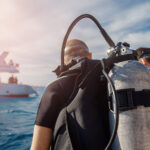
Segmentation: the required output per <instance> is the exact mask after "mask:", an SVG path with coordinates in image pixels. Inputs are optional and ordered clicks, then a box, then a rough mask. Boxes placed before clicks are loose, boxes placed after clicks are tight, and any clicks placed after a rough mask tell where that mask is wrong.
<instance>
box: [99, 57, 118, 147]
mask: <svg viewBox="0 0 150 150" xmlns="http://www.w3.org/2000/svg"><path fill="white" fill-rule="evenodd" d="M101 64H102V67H103V69H102V72H103V74H104V76H105V77H106V79H107V81H108V82H109V83H110V86H111V88H112V93H113V96H114V101H113V103H114V111H113V113H114V118H115V119H114V120H115V123H114V128H113V132H112V135H111V138H110V140H109V142H108V144H107V146H106V148H105V150H109V148H110V147H111V145H112V143H113V142H114V140H115V137H116V135H117V129H118V124H119V110H118V97H117V93H116V89H115V86H114V84H113V82H112V80H111V79H110V78H109V76H108V74H107V73H106V71H105V66H104V62H103V60H101Z"/></svg>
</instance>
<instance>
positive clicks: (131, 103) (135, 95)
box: [117, 89, 150, 111]
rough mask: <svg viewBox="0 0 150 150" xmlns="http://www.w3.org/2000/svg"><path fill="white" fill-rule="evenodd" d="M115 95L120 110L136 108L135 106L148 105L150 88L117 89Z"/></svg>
mask: <svg viewBox="0 0 150 150" xmlns="http://www.w3.org/2000/svg"><path fill="white" fill-rule="evenodd" d="M117 95H118V100H119V110H120V111H125V110H130V109H136V108H137V106H144V107H150V90H142V91H135V90H134V89H123V90H117Z"/></svg>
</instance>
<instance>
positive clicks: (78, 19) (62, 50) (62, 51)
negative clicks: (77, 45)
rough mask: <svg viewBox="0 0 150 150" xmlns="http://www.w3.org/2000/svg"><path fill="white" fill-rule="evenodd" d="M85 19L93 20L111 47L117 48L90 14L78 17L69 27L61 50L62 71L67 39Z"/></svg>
mask: <svg viewBox="0 0 150 150" xmlns="http://www.w3.org/2000/svg"><path fill="white" fill-rule="evenodd" d="M83 18H89V19H91V20H92V21H93V22H94V23H95V24H96V25H97V27H98V28H99V30H100V32H101V33H102V35H103V37H104V38H105V40H106V42H107V43H108V44H109V46H110V47H115V44H114V42H113V41H112V39H111V38H110V37H109V35H108V34H107V33H106V31H105V30H104V29H103V28H102V26H101V25H100V23H99V22H98V21H97V19H96V18H95V17H94V16H92V15H90V14H83V15H80V16H79V17H77V18H76V19H75V20H74V21H73V22H72V23H71V25H70V26H69V28H68V30H67V32H66V35H65V37H64V40H63V44H62V48H61V69H63V68H64V49H65V47H66V43H67V39H68V37H69V34H70V32H71V31H72V29H73V27H74V26H75V25H76V24H77V23H78V22H79V21H80V20H81V19H83Z"/></svg>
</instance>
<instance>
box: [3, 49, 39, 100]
mask: <svg viewBox="0 0 150 150" xmlns="http://www.w3.org/2000/svg"><path fill="white" fill-rule="evenodd" d="M7 55H8V52H3V53H2V54H1V55H0V73H1V72H7V73H11V74H13V73H19V70H18V66H19V65H18V64H14V62H13V61H12V60H10V61H9V63H6V61H5V58H6V57H7ZM32 94H37V93H36V91H35V90H34V89H33V88H32V87H31V86H29V85H25V84H18V79H17V77H14V76H13V75H12V76H11V77H10V78H9V79H8V83H1V82H0V96H6V97H28V96H30V95H32Z"/></svg>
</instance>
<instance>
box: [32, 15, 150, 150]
mask: <svg viewBox="0 0 150 150" xmlns="http://www.w3.org/2000/svg"><path fill="white" fill-rule="evenodd" d="M83 18H89V19H91V20H92V21H93V22H94V23H95V24H96V25H97V27H98V28H99V30H100V32H101V33H102V35H103V37H104V38H105V40H106V42H107V43H108V44H109V46H110V48H109V50H108V51H107V54H108V58H106V59H105V58H103V59H101V60H94V59H91V53H89V50H88V47H87V46H86V44H85V43H84V42H82V41H80V40H77V39H74V40H71V41H68V42H67V39H68V36H69V34H70V32H71V30H72V28H73V27H74V26H75V25H76V23H77V22H78V21H80V20H81V19H83ZM77 52H78V53H77ZM137 53H138V51H136V50H133V49H131V48H130V45H129V44H128V43H126V42H124V43H122V42H118V43H117V44H116V45H115V44H114V42H113V41H112V39H111V38H110V37H109V36H108V34H107V33H106V31H105V30H104V29H103V28H102V27H101V25H100V24H99V22H98V21H97V20H96V18H94V17H93V16H91V15H89V14H84V15H81V16H79V17H77V18H76V19H75V20H74V21H73V22H72V24H71V25H70V26H69V28H68V30H67V32H66V35H65V37H64V40H63V44H62V51H61V65H60V66H58V67H57V69H56V70H55V71H54V72H55V73H56V75H57V76H58V79H57V80H55V81H54V82H52V83H51V84H50V85H49V86H48V87H47V89H46V91H45V93H44V95H43V96H42V99H41V103H40V105H39V109H38V112H37V117H36V121H35V126H34V135H33V141H32V146H31V150H35V149H36V150H38V149H42V150H47V149H49V148H50V146H51V150H110V149H112V150H141V149H142V150H148V149H149V147H150V142H149V139H150V130H149V123H150V115H149V112H150V101H149V99H150V80H149V79H150V71H149V69H148V68H147V67H145V66H144V65H143V64H142V63H140V62H139V61H137V58H138V55H137ZM78 56H80V57H78Z"/></svg>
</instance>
